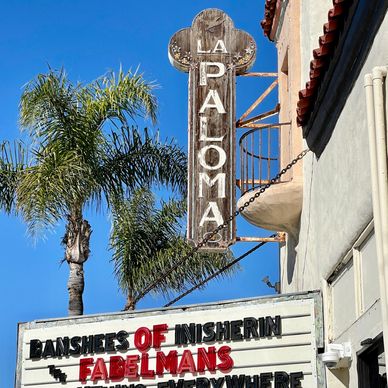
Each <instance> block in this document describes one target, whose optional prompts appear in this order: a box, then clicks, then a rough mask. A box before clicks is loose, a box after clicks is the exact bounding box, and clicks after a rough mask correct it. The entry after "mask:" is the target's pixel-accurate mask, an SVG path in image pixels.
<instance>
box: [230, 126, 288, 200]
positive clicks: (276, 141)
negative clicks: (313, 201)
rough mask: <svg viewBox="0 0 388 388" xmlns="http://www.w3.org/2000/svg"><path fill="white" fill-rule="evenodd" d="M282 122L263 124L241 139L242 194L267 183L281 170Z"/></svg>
mask: <svg viewBox="0 0 388 388" xmlns="http://www.w3.org/2000/svg"><path fill="white" fill-rule="evenodd" d="M280 130H281V124H268V125H263V126H262V127H261V128H253V129H251V130H249V131H247V132H245V133H244V134H243V135H242V136H241V138H240V140H239V157H240V179H238V180H237V186H238V187H239V188H240V190H241V194H242V195H243V194H245V193H246V192H248V191H250V190H253V189H256V188H259V187H261V186H263V185H265V184H267V183H268V182H269V181H270V180H271V179H272V178H273V177H274V176H275V175H276V174H277V173H278V172H279V168H280V167H279V158H280Z"/></svg>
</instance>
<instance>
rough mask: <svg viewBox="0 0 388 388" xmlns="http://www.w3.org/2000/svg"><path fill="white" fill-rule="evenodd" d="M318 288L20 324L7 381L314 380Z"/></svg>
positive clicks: (111, 385) (170, 385)
mask: <svg viewBox="0 0 388 388" xmlns="http://www.w3.org/2000/svg"><path fill="white" fill-rule="evenodd" d="M321 320H322V318H321V302H320V295H319V294H317V293H306V294H295V295H289V296H280V297H279V296H278V297H270V298H256V299H249V300H237V301H230V302H221V303H217V304H208V305H195V306H187V307H185V308H168V309H162V310H144V311H138V312H133V313H118V314H111V315H99V316H89V317H88V316H84V317H72V318H64V319H55V320H48V321H36V322H30V323H22V324H20V325H19V342H18V365H17V377H16V388H21V387H31V388H37V387H51V388H59V387H66V388H82V387H83V388H89V387H94V388H145V387H148V386H150V387H157V388H270V387H271V388H272V387H276V388H296V387H322V386H323V385H322V380H321V376H320V371H321V367H320V364H319V361H317V347H321V346H322V330H321V328H322V325H321V324H322V322H321Z"/></svg>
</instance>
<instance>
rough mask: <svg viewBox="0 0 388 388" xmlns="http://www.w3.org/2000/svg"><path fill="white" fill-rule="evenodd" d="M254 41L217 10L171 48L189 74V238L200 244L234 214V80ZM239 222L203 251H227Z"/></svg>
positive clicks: (251, 59)
mask: <svg viewBox="0 0 388 388" xmlns="http://www.w3.org/2000/svg"><path fill="white" fill-rule="evenodd" d="M255 56H256V45H255V42H254V40H253V38H252V37H251V36H250V35H249V34H247V33H246V32H244V31H241V30H238V29H235V28H234V24H233V21H232V20H231V19H230V17H229V16H228V15H226V14H225V13H224V12H222V11H220V10H217V9H207V10H205V11H202V12H201V13H200V14H199V15H197V16H196V18H195V19H194V21H193V24H192V27H191V28H185V29H183V30H180V31H178V32H177V33H175V35H174V36H173V37H172V38H171V41H170V43H169V58H170V61H171V63H172V64H173V65H174V66H175V67H176V68H177V69H179V70H182V71H184V72H189V167H188V176H189V179H188V182H189V183H188V228H187V233H188V239H189V240H190V241H192V242H193V243H194V244H198V242H200V241H201V240H202V239H203V238H205V237H206V236H207V235H208V234H209V233H210V232H211V231H212V230H214V229H215V228H216V227H217V226H219V225H221V224H223V223H224V222H228V219H229V217H230V216H231V215H232V214H233V213H234V211H235V206H236V204H235V202H236V200H235V196H236V195H235V182H236V177H235V137H236V136H235V121H236V118H235V82H236V80H235V77H236V75H238V74H241V73H243V72H245V71H246V70H247V69H248V68H249V67H250V66H252V64H253V62H254V59H255ZM235 239H236V225H235V221H234V220H233V221H232V222H229V223H228V226H227V227H226V228H224V229H223V230H222V231H220V232H219V233H218V234H217V235H216V236H214V238H213V239H212V240H211V241H209V242H208V243H207V244H206V245H205V246H204V247H203V249H206V250H225V249H226V248H227V247H228V246H229V245H230V244H233V243H234V241H235Z"/></svg>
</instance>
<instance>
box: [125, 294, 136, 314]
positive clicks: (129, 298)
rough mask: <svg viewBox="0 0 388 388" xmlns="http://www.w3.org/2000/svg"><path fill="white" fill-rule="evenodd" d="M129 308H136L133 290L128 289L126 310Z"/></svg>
mask: <svg viewBox="0 0 388 388" xmlns="http://www.w3.org/2000/svg"><path fill="white" fill-rule="evenodd" d="M128 310H135V298H134V297H133V293H132V290H128V294H127V302H126V303H125V307H124V311H128Z"/></svg>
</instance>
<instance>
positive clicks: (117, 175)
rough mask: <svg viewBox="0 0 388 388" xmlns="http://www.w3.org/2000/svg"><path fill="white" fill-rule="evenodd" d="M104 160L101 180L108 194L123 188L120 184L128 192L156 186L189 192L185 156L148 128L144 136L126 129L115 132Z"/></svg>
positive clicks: (175, 146) (180, 150) (108, 144)
mask: <svg viewBox="0 0 388 388" xmlns="http://www.w3.org/2000/svg"><path fill="white" fill-rule="evenodd" d="M102 159H103V164H102V166H101V174H102V177H101V179H102V182H105V183H106V191H108V192H109V191H112V190H115V188H116V189H117V188H120V183H121V184H122V185H125V187H126V188H127V189H128V192H129V193H130V192H132V191H133V190H134V189H135V188H137V187H142V186H151V185H154V184H161V185H165V186H168V187H172V188H173V189H178V190H179V191H180V192H181V193H183V194H185V192H186V180H187V167H186V166H187V158H186V154H185V153H184V152H183V150H182V149H181V148H180V147H178V146H177V145H176V144H174V143H173V142H168V141H167V142H165V143H162V142H160V140H159V136H158V135H156V136H151V135H150V134H149V132H148V131H147V129H145V130H144V133H143V134H140V133H139V132H138V130H137V129H136V128H131V129H130V128H127V127H123V128H121V130H120V132H119V133H117V132H112V133H111V134H110V136H109V137H108V140H107V142H106V144H105V149H104V152H103V153H102Z"/></svg>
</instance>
